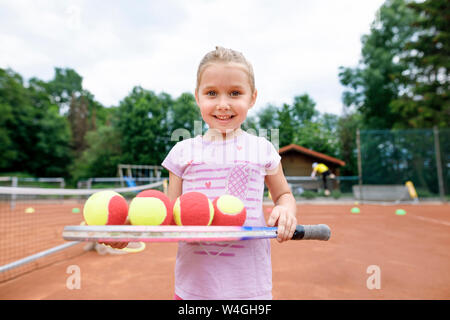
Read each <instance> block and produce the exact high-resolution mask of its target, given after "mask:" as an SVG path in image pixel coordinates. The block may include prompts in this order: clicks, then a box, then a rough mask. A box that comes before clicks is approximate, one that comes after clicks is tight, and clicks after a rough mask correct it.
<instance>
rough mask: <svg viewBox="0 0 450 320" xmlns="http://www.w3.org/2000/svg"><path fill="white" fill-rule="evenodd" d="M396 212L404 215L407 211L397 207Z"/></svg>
mask: <svg viewBox="0 0 450 320" xmlns="http://www.w3.org/2000/svg"><path fill="white" fill-rule="evenodd" d="M395 214H396V215H398V216H404V215H405V214H406V211H405V210H403V209H397V210H395Z"/></svg>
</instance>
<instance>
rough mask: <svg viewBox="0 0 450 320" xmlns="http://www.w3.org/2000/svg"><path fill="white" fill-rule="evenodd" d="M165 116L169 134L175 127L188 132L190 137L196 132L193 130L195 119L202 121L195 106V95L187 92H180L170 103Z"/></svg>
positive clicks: (173, 142)
mask: <svg viewBox="0 0 450 320" xmlns="http://www.w3.org/2000/svg"><path fill="white" fill-rule="evenodd" d="M167 118H168V129H169V134H170V135H172V133H173V132H174V131H175V130H177V129H184V130H187V131H188V132H189V133H190V136H191V137H193V136H194V134H196V132H194V130H195V129H196V128H195V127H194V126H195V121H199V122H201V121H202V116H201V114H200V109H199V108H198V106H197V103H196V101H195V97H194V96H193V95H192V94H191V93H188V92H185V93H183V94H181V95H180V96H179V97H178V98H177V99H175V101H174V102H173V103H172V104H170V106H169V110H168V114H167ZM200 134H201V132H200ZM173 144H175V141H172V144H171V145H173Z"/></svg>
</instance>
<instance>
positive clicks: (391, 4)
mask: <svg viewBox="0 0 450 320" xmlns="http://www.w3.org/2000/svg"><path fill="white" fill-rule="evenodd" d="M416 19H417V16H416V14H415V13H414V12H413V10H411V9H410V8H409V7H408V6H407V1H405V0H387V1H386V2H385V3H384V4H383V6H382V7H381V8H380V9H379V11H378V15H377V19H375V21H374V22H373V23H372V25H371V28H370V33H369V34H368V35H364V36H363V37H362V39H361V42H362V50H361V60H360V61H359V64H358V66H357V67H355V68H345V67H340V68H339V79H340V82H341V83H342V84H343V85H344V86H345V87H347V88H348V89H347V90H346V91H345V92H344V93H343V102H344V104H345V105H346V106H348V107H353V108H354V109H355V110H357V111H359V112H360V113H361V115H362V117H363V119H362V120H363V124H364V127H366V128H376V129H382V128H392V127H393V126H394V125H395V123H396V122H397V121H398V119H399V113H398V110H397V109H395V108H392V106H391V101H393V100H394V99H396V98H397V97H398V95H399V88H398V86H397V84H396V83H395V82H394V81H393V79H394V78H395V76H396V75H398V74H401V73H402V72H404V71H405V70H407V68H408V65H407V64H405V63H404V62H403V61H401V60H400V57H401V55H402V54H403V50H404V47H405V45H406V43H408V42H409V41H410V40H411V39H412V37H413V35H414V30H413V29H412V28H411V24H412V23H413V22H414V21H416Z"/></svg>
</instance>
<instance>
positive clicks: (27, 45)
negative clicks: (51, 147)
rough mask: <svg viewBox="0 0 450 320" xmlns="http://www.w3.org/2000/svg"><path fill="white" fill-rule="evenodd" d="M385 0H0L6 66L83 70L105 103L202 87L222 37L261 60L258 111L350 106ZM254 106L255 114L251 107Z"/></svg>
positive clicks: (48, 73) (49, 71)
mask: <svg viewBox="0 0 450 320" xmlns="http://www.w3.org/2000/svg"><path fill="white" fill-rule="evenodd" d="M383 2H384V1H383V0H364V1H362V0H292V1H291V0H277V1H273V0H272V1H265V0H236V1H235V0H185V1H181V0H178V1H177V0H174V1H163V0H161V1H159V0H158V1H144V0H141V1H137V0H133V1H131V0H127V1H125V0H123V1H119V0H114V1H112V0H108V1H106V0H105V1H100V0H97V1H89V0H86V1H83V0H80V1H75V0H73V1H62V0H54V1H37V0H36V1H33V0H27V1H21V0H8V1H7V0H0V67H1V68H7V67H9V68H12V69H13V70H15V71H16V72H19V73H20V74H21V75H22V76H24V77H25V79H29V78H30V77H38V78H40V79H43V80H46V81H47V80H50V79H51V78H52V77H53V74H54V67H69V68H73V69H75V70H76V71H77V72H78V73H79V74H80V75H81V76H82V77H83V86H84V88H86V89H88V90H89V91H90V92H91V93H92V94H94V96H95V98H96V99H97V100H98V101H99V102H101V103H102V104H104V105H105V106H111V105H118V104H119V102H120V100H121V99H123V98H124V97H125V96H126V95H128V93H129V92H130V91H131V89H132V88H133V87H134V86H136V85H141V86H142V87H144V88H145V89H149V90H152V91H154V92H155V93H160V92H163V91H164V92H167V93H169V94H170V95H172V97H174V98H176V97H178V96H179V95H180V94H181V93H182V92H191V93H193V90H194V87H195V77H196V71H197V67H198V63H199V62H200V60H201V58H202V57H203V55H204V54H205V53H207V52H208V51H211V50H213V49H214V48H215V46H216V45H221V46H224V47H228V48H233V49H235V50H238V51H241V52H242V53H244V55H245V56H246V57H247V58H248V59H249V60H250V62H251V63H252V64H253V67H254V70H255V78H256V87H257V89H258V94H259V95H258V100H257V103H256V105H255V107H254V108H253V112H254V111H257V110H258V108H261V107H263V106H265V105H267V104H268V103H273V104H276V105H281V104H282V103H291V102H292V101H293V98H294V96H296V95H300V94H303V93H308V94H309V95H310V96H311V97H312V98H313V100H314V101H316V103H317V109H318V110H319V111H320V112H322V113H323V112H328V113H334V114H340V113H341V112H342V102H341V94H342V92H343V90H344V88H343V87H342V86H341V85H340V83H339V79H338V68H339V66H355V65H356V64H357V62H358V60H359V57H360V50H361V41H360V39H361V36H362V35H363V34H367V33H368V32H369V27H370V24H371V22H372V21H373V20H374V18H375V14H376V11H377V9H378V8H379V7H380V6H381V5H382V4H383ZM250 114H252V113H250Z"/></svg>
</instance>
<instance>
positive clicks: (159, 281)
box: [0, 203, 450, 300]
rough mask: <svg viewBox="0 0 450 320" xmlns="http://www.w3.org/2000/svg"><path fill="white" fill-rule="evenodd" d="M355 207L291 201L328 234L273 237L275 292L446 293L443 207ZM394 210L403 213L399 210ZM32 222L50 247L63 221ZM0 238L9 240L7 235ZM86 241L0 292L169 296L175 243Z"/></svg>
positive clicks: (300, 295)
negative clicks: (126, 247)
mask: <svg viewBox="0 0 450 320" xmlns="http://www.w3.org/2000/svg"><path fill="white" fill-rule="evenodd" d="M64 206H66V204H64ZM71 207H73V204H68V205H67V208H68V209H67V211H69V210H70V209H69V208H71ZM352 207H354V205H353V204H339V203H336V204H332V205H329V204H328V205H320V204H314V205H312V204H299V205H298V221H299V223H301V224H318V223H325V224H328V225H329V226H330V228H331V230H332V235H331V239H330V240H329V241H327V242H322V241H290V242H286V243H282V244H280V243H278V242H277V241H276V240H271V243H272V264H273V297H274V299H277V300H278V299H287V300H297V299H299V300H300V299H449V298H450V273H449V272H448V270H450V250H449V248H450V232H449V231H450V215H449V214H450V206H449V205H447V204H446V205H442V204H427V205H425V204H419V205H360V206H359V208H360V210H361V212H360V213H358V214H355V213H351V212H350V210H351V208H352ZM53 208H54V207H53ZM265 208H267V206H266V207H265ZM398 208H402V209H404V210H405V211H406V213H407V214H406V215H402V216H400V215H396V214H395V210H396V209H398ZM60 209H61V208H60ZM39 210H41V211H42V213H41V214H44V212H46V211H47V214H51V210H49V208H47V209H46V207H45V205H42V206H41V208H39V206H37V209H36V212H35V213H34V214H39ZM266 215H267V212H266ZM41 219H42V217H41ZM45 220H46V219H45ZM47 221H48V220H47ZM79 221H81V215H79V214H78V215H77V214H74V213H70V214H67V219H66V220H65V222H64V223H65V224H77V222H79ZM60 223H61V220H60ZM34 230H35V232H36V233H37V232H46V233H49V234H51V236H52V237H53V238H54V242H55V245H57V244H61V243H62V241H61V239H59V236H60V233H61V231H62V227H61V225H56V224H55V225H49V226H46V227H45V228H37V229H36V228H35V229H34ZM32 239H33V237H32V235H30V238H28V239H25V241H33V240H32ZM1 240H2V241H3V242H5V241H7V238H6V237H5V234H3V235H2V238H1ZM84 246H85V245H84V244H81V245H77V246H75V247H73V248H71V249H67V250H65V252H64V251H63V252H62V253H60V254H57V255H58V258H57V259H56V261H50V262H45V259H44V261H37V262H33V263H32V265H33V266H34V269H36V270H32V271H27V272H25V273H23V274H20V275H17V276H15V277H13V278H12V279H9V280H6V281H2V283H0V299H4V300H5V299H63V300H66V299H161V300H170V299H172V298H173V287H174V275H173V270H174V265H175V256H176V251H177V244H176V243H152V244H147V247H146V249H145V250H144V251H143V252H140V253H127V254H121V255H111V254H105V255H100V254H98V253H97V252H96V251H86V252H85V251H84V250H83V247H84ZM48 259H51V258H48ZM71 265H76V266H78V267H79V268H80V269H79V270H80V276H81V278H80V279H81V288H80V289H72V290H70V289H68V288H67V286H66V282H67V279H68V278H69V277H70V276H71V274H70V273H68V272H67V271H68V267H69V266H71ZM370 266H377V267H379V271H380V273H379V276H380V277H379V280H380V288H379V289H376V288H375V289H368V287H367V280H368V278H369V277H371V276H372V275H373V269H369V272H368V268H369V267H370Z"/></svg>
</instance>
